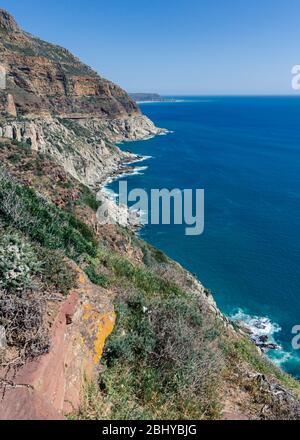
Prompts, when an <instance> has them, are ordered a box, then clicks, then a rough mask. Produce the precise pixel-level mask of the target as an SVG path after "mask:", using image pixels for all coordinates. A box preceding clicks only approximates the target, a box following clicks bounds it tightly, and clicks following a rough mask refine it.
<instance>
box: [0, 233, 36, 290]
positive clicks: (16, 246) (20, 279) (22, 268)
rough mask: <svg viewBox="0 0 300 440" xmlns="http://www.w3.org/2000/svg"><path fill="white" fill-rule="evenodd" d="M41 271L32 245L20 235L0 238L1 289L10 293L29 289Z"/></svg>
mask: <svg viewBox="0 0 300 440" xmlns="http://www.w3.org/2000/svg"><path fill="white" fill-rule="evenodd" d="M39 269H40V265H39V264H38V261H37V256H36V254H35V253H34V251H33V249H32V247H31V245H30V244H28V243H26V242H25V241H24V240H23V239H22V238H21V237H20V236H19V235H16V234H8V235H4V236H2V237H1V238H0V287H1V288H2V289H5V290H8V291H22V290H24V289H26V287H29V286H30V284H31V282H32V277H33V275H34V274H35V273H36V272H37V271H38V270H39Z"/></svg>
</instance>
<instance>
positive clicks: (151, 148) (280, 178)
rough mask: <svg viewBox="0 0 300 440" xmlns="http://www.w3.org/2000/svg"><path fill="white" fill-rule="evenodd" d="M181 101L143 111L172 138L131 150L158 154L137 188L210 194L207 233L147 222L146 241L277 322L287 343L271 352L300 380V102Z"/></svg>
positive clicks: (221, 295) (236, 305)
mask: <svg viewBox="0 0 300 440" xmlns="http://www.w3.org/2000/svg"><path fill="white" fill-rule="evenodd" d="M180 99H182V100H183V101H182V102H168V103H151V104H143V105H141V108H142V111H143V112H144V113H145V114H146V115H147V116H149V117H150V118H151V119H152V120H153V121H154V122H155V124H156V125H157V126H160V127H165V128H168V129H169V130H171V131H173V133H171V134H169V135H167V136H158V137H155V138H153V139H151V140H148V141H143V142H134V143H130V144H126V145H124V148H125V149H128V148H129V149H130V150H132V151H133V152H135V153H138V154H141V155H145V156H152V158H151V159H148V160H146V161H145V162H144V163H143V164H142V165H145V166H148V168H147V169H145V170H144V171H143V173H140V174H137V175H133V176H131V177H128V178H127V180H128V186H129V189H131V188H136V187H138V188H145V189H146V190H148V191H149V190H150V189H151V188H169V189H172V188H181V189H184V188H194V189H196V188H204V190H205V231H204V233H203V234H202V235H200V236H196V237H189V236H186V235H185V234H184V228H185V226H178V225H170V226H162V225H147V226H145V227H144V229H143V230H142V232H141V235H142V237H143V238H144V239H145V240H147V241H148V242H150V243H151V244H153V245H154V246H157V247H158V248H160V249H161V250H163V251H164V252H166V253H167V254H168V255H169V256H170V257H172V258H174V259H175V260H177V261H179V262H180V263H181V264H182V265H183V266H185V267H186V268H187V269H189V270H190V271H191V272H193V273H195V274H196V275H197V276H198V278H199V279H200V280H201V282H202V283H203V284H204V285H205V286H206V287H207V288H209V289H210V290H211V291H212V292H213V294H214V297H215V299H216V301H217V304H218V306H219V307H220V308H221V309H222V310H223V311H224V312H225V313H226V314H228V315H234V314H235V313H237V312H238V311H239V313H240V315H242V316H244V317H245V316H246V315H249V316H248V318H249V319H250V317H252V316H260V317H268V318H269V319H270V323H273V324H274V325H273V326H272V331H273V332H274V338H275V339H276V342H277V343H279V344H280V345H281V346H282V350H280V351H278V352H276V353H275V352H272V353H271V356H273V358H276V360H277V362H278V363H280V364H281V366H282V367H283V368H285V369H286V370H287V371H288V372H290V373H292V374H294V375H297V376H298V377H300V362H299V361H300V353H299V351H297V350H294V349H293V348H292V345H291V340H292V337H293V335H292V328H293V326H295V325H300V273H299V266H300V98H292V97H211V98H207V97H205V98H200V97H186V98H182V97H180ZM110 187H111V189H113V190H115V191H118V182H113V183H112V184H111V185H110ZM246 317H247V316H246Z"/></svg>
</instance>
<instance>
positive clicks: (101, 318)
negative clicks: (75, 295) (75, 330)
mask: <svg viewBox="0 0 300 440" xmlns="http://www.w3.org/2000/svg"><path fill="white" fill-rule="evenodd" d="M83 310H84V311H83V319H84V320H85V321H89V325H88V326H87V327H88V332H89V336H90V337H92V338H93V339H94V340H93V344H94V356H93V362H94V364H95V365H97V364H98V363H99V361H100V359H101V357H102V354H103V349H104V345H105V341H106V339H107V337H108V336H109V335H110V334H111V333H112V331H113V329H114V325H115V321H116V314H115V312H114V311H113V310H111V311H108V312H107V313H104V314H102V315H101V314H99V312H98V311H97V310H95V309H94V308H93V306H92V305H91V304H84V306H83Z"/></svg>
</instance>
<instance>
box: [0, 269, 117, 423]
mask: <svg viewBox="0 0 300 440" xmlns="http://www.w3.org/2000/svg"><path fill="white" fill-rule="evenodd" d="M78 280H79V288H78V289H76V290H74V291H72V292H71V293H70V295H69V296H68V298H67V299H66V301H64V302H63V303H61V305H60V306H59V309H58V311H57V314H56V318H55V320H54V323H53V326H52V332H51V348H50V351H49V353H48V354H46V355H44V356H42V357H40V358H38V359H36V360H35V361H33V362H30V363H28V364H26V365H24V367H22V368H21V369H20V370H19V371H18V372H17V374H16V375H15V376H13V377H9V376H8V377H7V376H5V379H6V380H8V381H10V380H11V382H13V385H9V386H8V388H7V390H6V393H5V396H4V399H2V400H1V401H0V420H7V419H9V420H12V419H14V420H16V419H18V420H20V419H21V420H37V419H39V420H41V419H62V418H64V415H65V414H67V413H70V412H72V411H74V410H77V409H78V408H79V405H80V402H81V397H82V391H83V387H84V385H85V382H86V381H91V380H92V379H94V378H95V375H96V374H98V371H99V362H100V359H101V356H102V352H103V348H104V344H105V340H106V338H107V337H108V336H109V334H110V333H111V331H112V330H113V327H114V322H115V313H114V309H113V306H112V304H111V302H110V300H109V298H108V295H107V291H104V290H102V289H101V288H99V287H97V286H94V285H93V284H92V283H90V281H89V280H88V279H87V277H86V276H85V275H84V273H83V272H82V271H80V270H79V269H78ZM3 375H4V372H2V377H3ZM0 378H1V377H0Z"/></svg>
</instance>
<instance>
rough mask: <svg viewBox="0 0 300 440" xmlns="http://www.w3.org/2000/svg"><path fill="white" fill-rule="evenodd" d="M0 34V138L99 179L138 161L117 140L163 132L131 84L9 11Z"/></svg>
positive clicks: (88, 179)
mask: <svg viewBox="0 0 300 440" xmlns="http://www.w3.org/2000/svg"><path fill="white" fill-rule="evenodd" d="M0 38H1V40H0V67H1V70H0V75H2V76H1V78H2V83H1V85H2V87H1V89H0V112H1V114H2V116H0V136H3V137H6V138H10V139H14V140H15V141H18V142H23V143H27V144H30V145H31V146H32V148H33V149H35V150H37V151H40V152H42V153H47V154H51V155H52V156H53V157H54V158H55V159H56V160H57V161H59V162H63V163H64V166H65V167H66V168H67V169H68V170H69V172H70V173H72V175H73V176H75V177H77V178H78V179H80V180H82V181H83V182H85V183H88V184H89V185H94V184H96V183H97V182H99V181H102V180H104V179H105V178H106V177H107V176H108V175H109V174H110V173H113V172H116V171H117V170H118V167H119V165H120V163H121V162H122V161H124V160H126V159H130V158H131V159H133V156H130V155H129V154H124V153H122V152H121V151H120V150H119V149H118V148H117V147H115V146H114V145H113V143H114V142H116V141H123V140H136V139H144V138H147V137H150V136H153V135H156V134H159V133H162V132H163V131H164V130H161V129H158V128H156V127H155V126H154V124H153V123H152V122H151V121H150V120H149V119H148V118H146V117H145V116H143V115H142V114H141V113H140V110H139V109H138V107H137V105H136V104H135V102H134V101H133V100H132V99H131V98H130V97H129V95H128V94H127V93H126V92H125V91H124V90H122V89H121V88H120V87H118V86H117V85H115V84H113V83H112V82H110V81H107V80H106V79H104V78H102V77H100V76H99V75H98V74H97V73H96V72H94V71H93V70H92V69H91V68H90V67H88V66H86V65H85V64H83V63H81V62H80V60H79V59H78V58H76V57H75V56H73V55H72V54H71V53H70V52H69V51H68V50H66V49H63V48H61V47H59V46H54V45H52V44H50V43H46V42H44V41H42V40H40V39H38V38H35V37H33V36H32V35H30V34H28V33H27V32H24V31H22V30H21V29H20V28H19V27H18V25H17V23H16V21H15V20H14V18H13V17H12V16H11V15H9V14H8V13H7V12H6V11H3V10H0Z"/></svg>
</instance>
